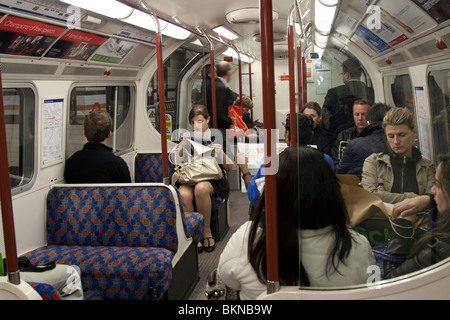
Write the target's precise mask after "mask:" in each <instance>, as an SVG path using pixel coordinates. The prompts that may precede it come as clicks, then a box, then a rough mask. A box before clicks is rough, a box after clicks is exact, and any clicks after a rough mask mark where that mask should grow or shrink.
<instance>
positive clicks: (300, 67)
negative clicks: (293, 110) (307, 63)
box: [297, 46, 303, 112]
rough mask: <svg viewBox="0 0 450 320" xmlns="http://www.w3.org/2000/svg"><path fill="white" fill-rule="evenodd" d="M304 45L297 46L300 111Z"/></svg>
mask: <svg viewBox="0 0 450 320" xmlns="http://www.w3.org/2000/svg"><path fill="white" fill-rule="evenodd" d="M302 61H303V60H302V47H301V46H297V73H298V83H297V88H298V94H297V99H298V112H300V111H301V110H302V107H303V62H302Z"/></svg>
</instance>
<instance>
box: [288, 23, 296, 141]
mask: <svg viewBox="0 0 450 320" xmlns="http://www.w3.org/2000/svg"><path fill="white" fill-rule="evenodd" d="M288 47H289V48H288V59H289V110H290V122H291V128H290V130H289V131H290V140H291V141H290V142H291V147H295V146H297V117H296V112H295V57H294V55H295V52H294V26H293V25H290V26H288Z"/></svg>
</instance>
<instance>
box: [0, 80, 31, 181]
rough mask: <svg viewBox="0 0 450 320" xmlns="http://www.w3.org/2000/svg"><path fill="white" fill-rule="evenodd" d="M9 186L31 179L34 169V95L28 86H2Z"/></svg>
mask: <svg viewBox="0 0 450 320" xmlns="http://www.w3.org/2000/svg"><path fill="white" fill-rule="evenodd" d="M3 102H4V112H5V127H6V143H7V149H8V163H9V177H10V183H11V188H15V187H18V186H23V185H25V184H27V183H29V182H30V181H31V178H32V176H33V173H34V144H35V106H34V105H35V96H34V93H33V90H31V89H30V88H11V89H3Z"/></svg>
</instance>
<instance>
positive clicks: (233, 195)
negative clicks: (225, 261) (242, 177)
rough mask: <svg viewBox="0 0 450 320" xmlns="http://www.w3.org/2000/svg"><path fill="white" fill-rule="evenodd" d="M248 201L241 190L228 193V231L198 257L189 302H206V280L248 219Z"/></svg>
mask: <svg viewBox="0 0 450 320" xmlns="http://www.w3.org/2000/svg"><path fill="white" fill-rule="evenodd" d="M249 203H250V201H249V200H248V197H247V193H244V192H242V191H241V190H231V191H230V201H229V222H228V223H229V229H228V232H227V233H226V235H225V237H224V239H223V240H221V241H219V242H216V248H215V250H214V251H213V252H202V253H200V254H199V255H198V264H199V278H200V279H199V281H198V283H197V286H196V287H195V289H194V290H193V291H192V293H191V295H190V297H189V299H190V300H206V296H205V287H206V279H207V277H208V275H209V273H210V272H211V271H213V270H214V269H215V268H217V265H218V263H219V257H220V254H221V253H222V251H223V249H224V248H225V245H226V244H227V242H228V240H229V239H230V237H231V235H232V234H233V233H234V232H235V231H236V230H237V228H239V227H240V226H241V225H242V224H243V223H244V222H246V221H247V220H248V218H249V215H248V208H249Z"/></svg>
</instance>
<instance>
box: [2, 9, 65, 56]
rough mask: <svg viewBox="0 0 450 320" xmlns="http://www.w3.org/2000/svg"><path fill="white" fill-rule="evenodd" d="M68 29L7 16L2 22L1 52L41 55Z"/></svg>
mask: <svg viewBox="0 0 450 320" xmlns="http://www.w3.org/2000/svg"><path fill="white" fill-rule="evenodd" d="M65 30H66V29H64V28H60V27H56V26H53V25H50V24H46V23H41V22H37V21H31V20H27V19H22V18H17V17H13V16H7V17H6V18H5V20H3V21H2V23H1V24H0V53H3V54H12V55H21V56H41V55H42V54H43V53H44V52H45V51H46V50H47V49H48V48H49V47H50V46H51V44H52V43H53V42H54V41H55V40H56V39H57V38H58V37H59V36H60V35H61V34H62V33H63V32H64V31H65Z"/></svg>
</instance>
